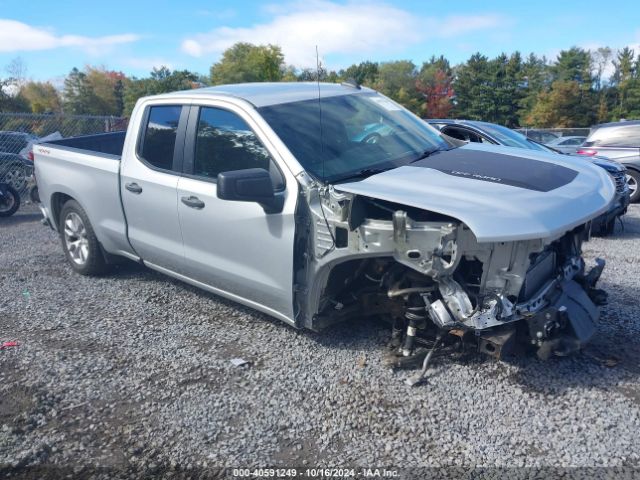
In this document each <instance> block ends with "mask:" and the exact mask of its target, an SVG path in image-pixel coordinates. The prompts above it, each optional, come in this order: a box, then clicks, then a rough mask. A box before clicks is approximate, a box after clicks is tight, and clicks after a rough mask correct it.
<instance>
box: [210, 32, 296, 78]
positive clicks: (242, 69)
mask: <svg viewBox="0 0 640 480" xmlns="http://www.w3.org/2000/svg"><path fill="white" fill-rule="evenodd" d="M284 71H285V66H284V55H283V54H282V50H281V49H280V47H278V46H275V45H252V44H250V43H242V42H241V43H236V44H235V45H233V46H232V47H230V48H228V49H227V50H225V51H224V53H223V54H222V59H221V60H220V61H219V62H218V63H214V64H213V65H212V66H211V70H210V76H211V83H212V84H214V85H220V84H226V83H242V82H278V81H280V80H282V77H283V75H284Z"/></svg>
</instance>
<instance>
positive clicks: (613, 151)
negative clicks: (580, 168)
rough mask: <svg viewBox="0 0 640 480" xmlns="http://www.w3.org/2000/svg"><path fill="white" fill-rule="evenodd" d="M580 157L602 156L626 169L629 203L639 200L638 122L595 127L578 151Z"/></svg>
mask: <svg viewBox="0 0 640 480" xmlns="http://www.w3.org/2000/svg"><path fill="white" fill-rule="evenodd" d="M578 153H579V154H581V155H589V156H593V155H602V156H604V157H608V158H611V159H612V160H616V161H618V162H620V163H623V164H624V165H625V167H627V182H628V183H629V189H630V190H631V201H632V202H637V201H639V200H640V190H639V189H638V182H640V120H634V121H630V122H613V123H603V124H601V125H596V126H595V127H593V129H592V130H591V133H590V134H589V137H588V138H587V140H586V141H585V142H584V143H583V144H582V147H581V148H580V149H578Z"/></svg>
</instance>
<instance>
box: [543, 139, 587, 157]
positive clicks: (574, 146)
mask: <svg viewBox="0 0 640 480" xmlns="http://www.w3.org/2000/svg"><path fill="white" fill-rule="evenodd" d="M586 139H587V137H582V136H568V137H558V138H554V139H553V140H551V141H550V142H546V143H545V145H547V146H548V147H551V148H553V149H554V150H558V151H560V152H562V153H576V151H577V150H578V147H580V145H582V143H583V142H584V141H585V140H586Z"/></svg>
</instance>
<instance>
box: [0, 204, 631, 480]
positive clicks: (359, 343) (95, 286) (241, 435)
mask: <svg viewBox="0 0 640 480" xmlns="http://www.w3.org/2000/svg"><path fill="white" fill-rule="evenodd" d="M38 220H39V215H38V214H36V213H35V211H33V210H28V209H27V210H23V211H21V212H19V213H18V214H16V215H15V216H14V217H12V218H10V219H0V285H1V286H2V287H1V289H0V340H13V339H17V340H18V341H19V342H20V343H21V346H20V347H19V348H18V349H11V350H9V349H6V350H0V477H1V476H2V472H3V471H4V472H5V474H10V473H12V472H13V473H14V474H15V473H16V472H17V473H18V474H20V472H31V474H32V476H33V477H34V478H35V477H38V476H40V475H42V474H43V472H45V473H46V472H49V473H50V472H58V473H60V472H72V473H73V472H75V474H80V473H81V471H82V470H81V469H82V468H93V469H95V468H101V469H104V471H106V472H109V474H108V476H114V475H116V473H117V474H118V475H120V474H122V475H125V476H126V475H131V476H137V475H140V474H162V475H165V476H171V475H173V473H174V472H209V473H211V472H214V473H215V468H218V467H222V466H228V467H246V466H256V467H266V466H269V465H286V466H298V467H302V466H305V465H306V466H313V467H318V466H365V467H373V466H382V465H387V466H396V467H403V466H409V467H413V466H438V467H442V466H453V465H455V466H462V467H469V466H485V467H494V466H531V467H543V466H554V467H574V466H590V467H600V466H608V467H622V466H634V467H638V466H640V452H639V451H638V434H639V432H640V379H639V376H640V363H639V359H640V322H639V320H638V314H639V313H640V307H639V305H638V293H639V292H640V288H639V287H640V272H639V268H638V267H639V265H640V249H639V248H638V247H639V245H640V240H639V238H640V206H634V207H632V208H631V210H630V212H629V214H628V215H627V219H626V222H625V230H624V232H622V231H621V229H620V228H619V227H618V229H617V230H616V234H615V235H614V236H613V237H611V238H608V239H593V240H591V241H590V242H589V243H587V244H586V256H587V258H588V259H589V260H592V259H593V258H594V257H596V256H603V257H604V258H606V260H607V267H606V269H605V272H604V275H603V278H602V281H601V286H602V288H604V289H606V290H607V291H608V292H609V294H610V302H609V305H608V306H606V307H604V308H603V314H602V320H601V325H600V334H599V336H598V338H597V340H596V341H595V342H594V343H593V345H591V346H590V347H589V348H588V349H586V351H585V352H584V353H582V354H580V355H578V356H574V357H571V358H565V359H552V360H550V361H548V362H546V363H545V362H540V361H538V360H536V359H535V358H525V359H518V360H516V361H514V362H511V363H505V362H496V361H493V360H490V359H483V358H472V359H470V360H466V361H464V362H463V361H458V362H452V361H447V360H446V359H439V360H438V361H436V362H435V363H434V365H433V368H432V370H431V376H430V381H429V383H428V385H424V386H421V387H417V388H411V387H408V386H406V385H404V383H403V380H404V379H405V378H406V377H408V376H409V375H410V373H409V372H392V371H390V370H388V369H385V368H383V366H382V364H381V358H382V356H383V353H384V345H385V342H386V341H387V337H388V331H387V330H386V327H385V326H383V325H379V324H375V323H373V324H372V323H368V322H365V321H356V322H354V323H352V324H349V325H342V326H337V327H335V328H333V329H331V330H330V331H327V332H325V333H323V334H313V333H309V332H302V331H296V330H294V329H292V328H290V327H288V326H286V325H284V324H282V323H280V322H278V321H276V320H271V319H269V318H267V317H265V316H264V315H262V314H260V313H256V312H255V311H252V310H249V309H246V308H244V307H240V306H238V305H235V304H232V303H231V302H228V301H226V300H223V299H221V298H219V297H217V296H215V295H211V294H208V293H206V292H202V291H199V290H197V289H195V288H192V287H190V286H188V285H185V284H183V283H180V282H178V281H173V280H171V279H169V278H167V277H164V276H162V275H160V274H156V273H154V272H152V271H150V270H147V269H145V268H142V267H139V266H137V265H126V266H123V267H120V268H119V269H118V270H117V271H116V272H114V273H113V274H111V275H109V276H107V277H103V278H86V277H82V276H79V275H77V274H74V273H73V272H72V270H71V268H70V267H68V266H67V264H66V262H65V260H64V256H63V253H62V250H61V247H60V245H59V243H58V238H57V237H56V235H55V234H54V233H53V232H52V231H51V230H49V229H47V228H45V227H43V226H42V225H40V223H39V222H38ZM235 357H241V358H243V359H246V360H248V361H249V362H251V363H250V365H248V366H244V367H235V366H233V365H232V364H231V362H230V359H232V358H235ZM3 468H4V470H3ZM74 469H75V470H74ZM178 475H179V473H178Z"/></svg>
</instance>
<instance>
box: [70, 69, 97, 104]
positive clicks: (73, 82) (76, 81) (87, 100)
mask: <svg viewBox="0 0 640 480" xmlns="http://www.w3.org/2000/svg"><path fill="white" fill-rule="evenodd" d="M63 101H64V103H63V106H64V110H65V112H66V113H71V114H76V115H81V114H88V113H90V111H91V108H92V105H93V104H94V103H95V102H96V97H95V94H94V93H93V90H92V89H91V85H90V84H89V80H88V79H87V74H86V73H84V72H82V71H80V70H78V69H77V68H76V67H74V68H73V69H72V70H71V72H69V75H67V78H65V80H64V91H63Z"/></svg>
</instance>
